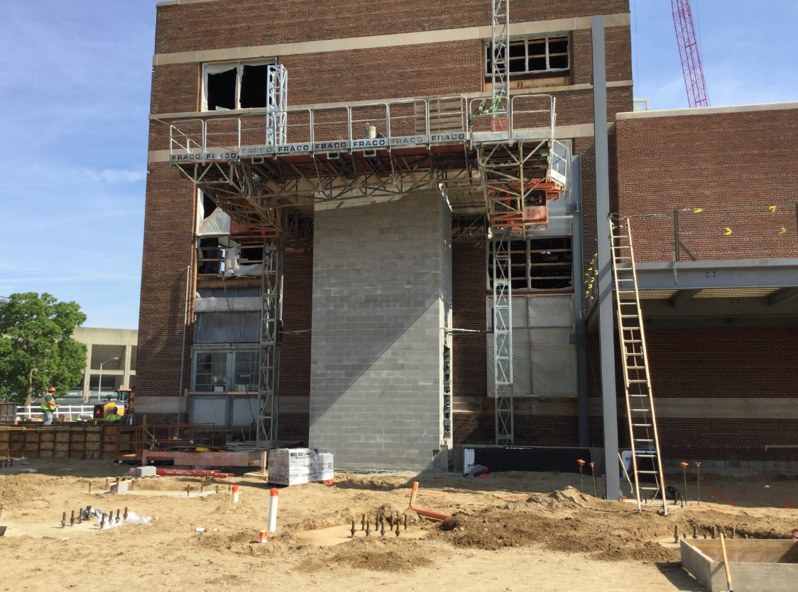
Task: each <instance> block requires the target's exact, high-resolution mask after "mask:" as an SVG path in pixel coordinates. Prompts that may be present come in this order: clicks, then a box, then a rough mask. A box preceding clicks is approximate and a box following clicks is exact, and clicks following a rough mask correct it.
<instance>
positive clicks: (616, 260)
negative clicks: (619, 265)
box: [615, 256, 631, 261]
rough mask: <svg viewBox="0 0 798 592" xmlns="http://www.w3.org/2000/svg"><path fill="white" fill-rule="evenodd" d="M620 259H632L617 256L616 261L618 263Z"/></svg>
mask: <svg viewBox="0 0 798 592" xmlns="http://www.w3.org/2000/svg"><path fill="white" fill-rule="evenodd" d="M619 259H631V257H618V256H615V260H616V261H618V260H619Z"/></svg>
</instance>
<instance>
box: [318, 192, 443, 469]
mask: <svg viewBox="0 0 798 592" xmlns="http://www.w3.org/2000/svg"><path fill="white" fill-rule="evenodd" d="M447 237H448V240H449V241H450V237H451V214H450V210H449V208H448V205H447V204H446V202H445V200H444V198H442V197H441V195H440V193H439V192H435V191H425V192H416V193H412V194H406V195H403V196H401V197H391V198H383V199H380V198H375V199H371V200H352V201H347V202H340V203H334V204H325V205H319V206H317V210H316V219H315V239H314V257H313V336H312V346H311V348H312V358H311V359H312V361H311V379H310V446H311V447H318V448H321V449H325V450H328V451H330V452H333V453H334V454H335V465H336V468H340V469H357V468H364V469H365V468H382V469H408V470H424V469H427V468H428V467H430V466H431V465H432V464H433V461H434V458H435V455H436V454H437V451H438V450H439V449H440V445H441V436H442V433H443V432H442V382H441V377H442V348H443V339H444V336H445V332H444V331H443V328H444V327H445V324H446V317H447V315H446V310H447V309H448V307H450V306H451V300H450V299H451V246H450V242H449V243H447Z"/></svg>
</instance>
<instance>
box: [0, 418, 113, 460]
mask: <svg viewBox="0 0 798 592" xmlns="http://www.w3.org/2000/svg"><path fill="white" fill-rule="evenodd" d="M115 446H116V431H115V430H114V429H113V428H112V427H110V426H93V425H60V426H40V427H27V426H0V457H4V456H5V457H11V458H44V459H66V458H75V459H99V458H113V456H114V449H115Z"/></svg>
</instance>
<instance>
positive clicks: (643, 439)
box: [635, 438, 654, 442]
mask: <svg viewBox="0 0 798 592" xmlns="http://www.w3.org/2000/svg"><path fill="white" fill-rule="evenodd" d="M653 441H654V440H653V439H651V438H635V442H653Z"/></svg>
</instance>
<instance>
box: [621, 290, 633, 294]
mask: <svg viewBox="0 0 798 592" xmlns="http://www.w3.org/2000/svg"><path fill="white" fill-rule="evenodd" d="M634 293H635V291H634V290H618V294H634Z"/></svg>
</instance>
